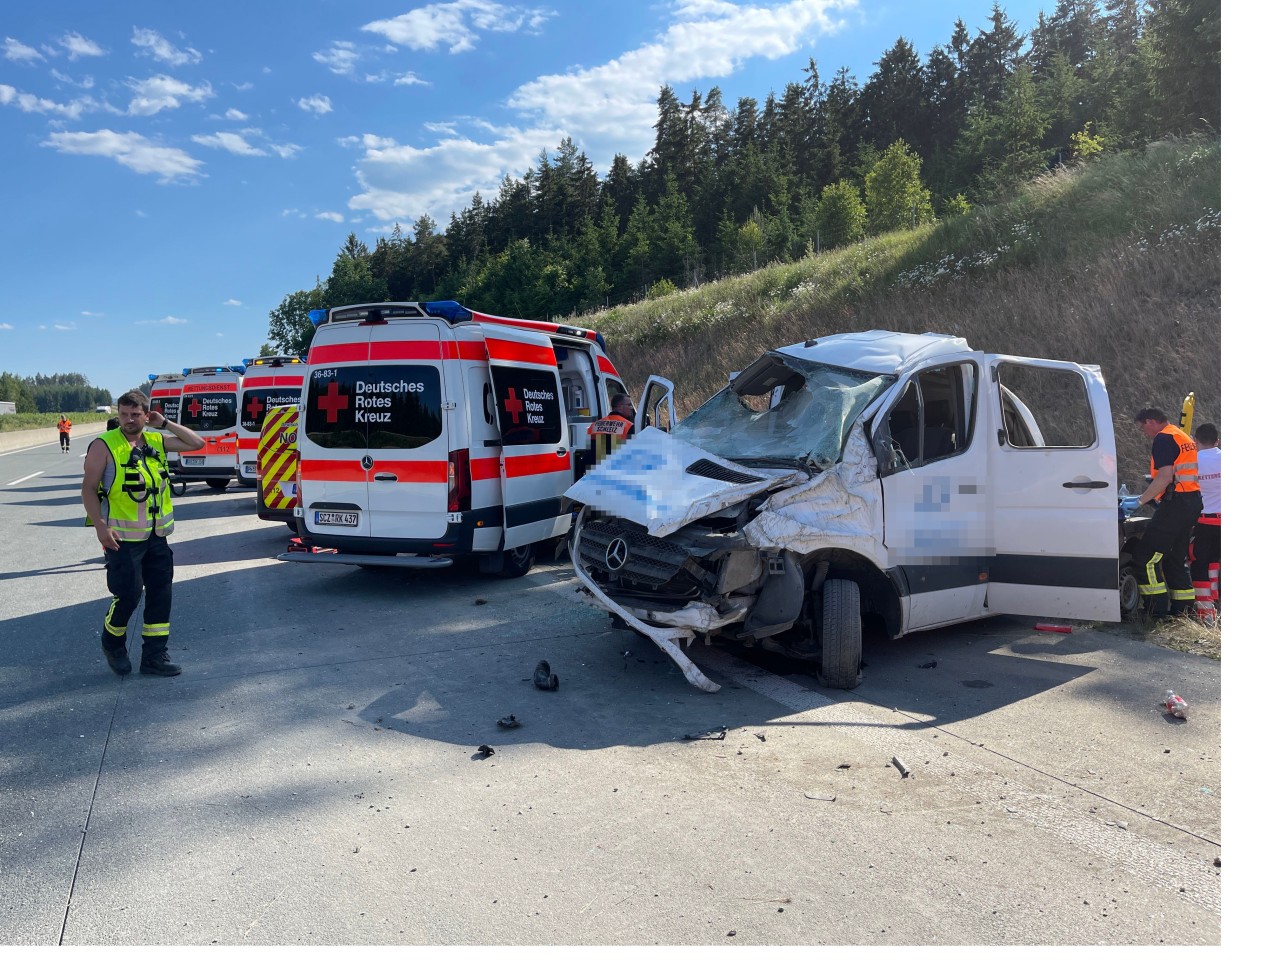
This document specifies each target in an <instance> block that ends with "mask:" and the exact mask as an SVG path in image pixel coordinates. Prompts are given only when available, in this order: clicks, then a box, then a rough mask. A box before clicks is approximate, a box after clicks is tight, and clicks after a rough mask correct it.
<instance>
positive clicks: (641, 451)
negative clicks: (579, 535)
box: [565, 427, 808, 537]
mask: <svg viewBox="0 0 1280 960" xmlns="http://www.w3.org/2000/svg"><path fill="white" fill-rule="evenodd" d="M699 461H702V462H703V464H710V465H714V466H715V467H719V468H721V469H723V470H727V471H732V472H733V474H737V475H739V477H740V478H747V477H752V478H758V479H756V480H754V481H749V482H737V480H738V479H739V477H735V478H734V479H733V480H726V479H714V478H712V477H706V476H700V475H699V474H698V473H696V472H695V473H690V472H689V467H691V466H693V465H694V464H696V463H698V462H699ZM806 479H808V477H807V476H806V474H805V473H804V472H803V471H801V470H772V469H771V470H762V469H760V468H757V467H742V466H739V465H737V464H735V463H732V462H730V461H728V460H723V459H721V458H720V457H717V456H715V455H714V454H710V453H707V451H705V450H703V449H702V448H701V447H695V446H694V445H693V444H691V443H686V442H685V441H683V440H680V439H677V438H676V437H672V436H671V435H670V434H668V433H665V432H663V431H662V430H658V429H657V428H655V427H650V428H649V429H647V430H641V431H640V432H639V433H637V434H636V435H635V436H634V437H632V438H631V439H630V440H628V441H627V442H626V443H625V444H624V445H623V446H622V447H620V448H619V449H618V450H617V451H615V452H614V453H613V454H611V455H610V456H608V457H606V458H605V461H604V463H603V464H601V465H599V466H597V467H595V468H594V469H592V470H589V471H588V472H587V475H586V476H585V477H583V478H582V479H581V480H579V481H578V482H577V483H575V484H574V485H573V486H571V487H570V488H569V489H568V491H567V492H566V493H565V496H567V497H569V498H570V499H571V500H576V501H578V502H579V503H584V504H586V505H587V506H589V507H594V508H596V509H598V510H603V511H605V512H607V513H610V514H613V515H614V516H616V517H622V518H623V519H626V520H630V521H632V522H634V523H638V524H641V525H642V526H643V527H644V528H645V529H646V530H648V531H649V533H651V534H652V535H653V536H655V537H665V536H667V535H668V534H671V533H674V532H675V531H677V530H679V529H680V528H681V527H683V526H685V525H686V524H689V523H692V522H693V521H695V520H699V519H701V518H702V517H706V516H709V515H711V514H713V513H716V512H717V511H720V510H723V509H724V508H725V507H729V506H732V505H733V504H735V503H741V502H742V501H743V500H747V499H749V498H750V497H754V496H755V495H756V494H758V493H760V492H762V491H765V490H773V489H777V488H779V487H785V486H790V485H792V484H796V483H801V482H803V481H804V480H806Z"/></svg>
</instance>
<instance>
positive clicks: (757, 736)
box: [756, 733, 765, 743]
mask: <svg viewBox="0 0 1280 960" xmlns="http://www.w3.org/2000/svg"><path fill="white" fill-rule="evenodd" d="M756 739H757V740H759V741H760V742H761V743H764V742H765V741H764V734H763V733H757V734H756Z"/></svg>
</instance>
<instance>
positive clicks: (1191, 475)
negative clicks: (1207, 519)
mask: <svg viewBox="0 0 1280 960" xmlns="http://www.w3.org/2000/svg"><path fill="white" fill-rule="evenodd" d="M1160 433H1167V434H1168V435H1169V436H1171V437H1173V440H1174V442H1175V443H1177V445H1178V459H1176V460H1174V461H1173V492H1174V493H1199V492H1200V482H1199V479H1198V478H1199V476H1200V466H1199V455H1198V453H1197V452H1196V444H1195V441H1194V440H1192V439H1191V438H1190V437H1188V436H1187V435H1186V434H1185V433H1183V432H1182V431H1181V430H1179V429H1178V428H1177V427H1175V426H1174V425H1173V424H1172V423H1169V424H1166V425H1165V428H1164V429H1163V430H1161V431H1160ZM1155 475H1156V460H1155V457H1152V458H1151V476H1153V477H1154V476H1155ZM1164 494H1165V491H1163V490H1161V491H1160V493H1159V494H1158V495H1157V496H1156V499H1157V500H1160V499H1162V498H1163V497H1164Z"/></svg>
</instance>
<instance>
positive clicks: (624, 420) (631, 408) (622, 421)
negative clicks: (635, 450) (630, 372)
mask: <svg viewBox="0 0 1280 960" xmlns="http://www.w3.org/2000/svg"><path fill="white" fill-rule="evenodd" d="M609 406H610V407H611V411H610V413H609V415H608V416H607V417H601V418H600V419H599V420H597V421H596V422H595V423H593V424H591V426H589V427H587V436H589V437H592V438H594V444H593V445H594V447H595V460H596V463H601V462H603V461H604V458H605V457H607V456H608V455H609V454H611V453H613V451H614V450H616V449H618V447H620V446H621V445H622V444H623V443H624V442H626V439H627V438H628V437H629V436H631V433H632V431H633V430H634V429H635V419H636V408H635V405H634V404H633V403H632V402H631V398H630V397H629V396H627V395H626V394H625V393H615V394H614V395H613V397H612V398H610V401H609Z"/></svg>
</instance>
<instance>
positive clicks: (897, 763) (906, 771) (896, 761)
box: [893, 757, 911, 777]
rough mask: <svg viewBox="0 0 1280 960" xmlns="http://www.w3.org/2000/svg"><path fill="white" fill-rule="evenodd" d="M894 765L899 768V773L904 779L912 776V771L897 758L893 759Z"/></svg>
mask: <svg viewBox="0 0 1280 960" xmlns="http://www.w3.org/2000/svg"><path fill="white" fill-rule="evenodd" d="M893 765H894V766H895V767H897V768H898V772H899V773H900V774H902V775H903V776H904V777H909V776H911V770H910V769H909V768H908V767H907V765H906V764H905V763H903V762H902V761H901V760H899V759H898V758H897V757H894V758H893Z"/></svg>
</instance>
